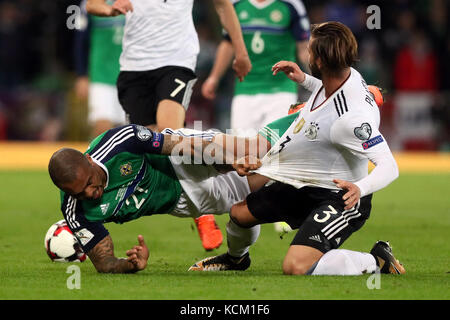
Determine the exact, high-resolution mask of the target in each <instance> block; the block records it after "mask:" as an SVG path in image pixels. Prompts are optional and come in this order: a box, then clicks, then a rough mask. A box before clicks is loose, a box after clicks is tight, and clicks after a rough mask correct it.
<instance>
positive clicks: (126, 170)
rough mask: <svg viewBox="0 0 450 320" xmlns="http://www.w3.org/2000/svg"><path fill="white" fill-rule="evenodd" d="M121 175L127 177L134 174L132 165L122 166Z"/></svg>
mask: <svg viewBox="0 0 450 320" xmlns="http://www.w3.org/2000/svg"><path fill="white" fill-rule="evenodd" d="M119 170H120V175H121V176H127V175H129V174H131V173H132V172H133V167H132V166H131V163H129V162H128V163H125V164H123V165H121V166H120V169H119Z"/></svg>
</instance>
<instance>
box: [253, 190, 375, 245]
mask: <svg viewBox="0 0 450 320" xmlns="http://www.w3.org/2000/svg"><path fill="white" fill-rule="evenodd" d="M344 194H345V191H343V190H341V191H339V192H336V191H332V190H329V189H323V188H313V187H303V188H301V189H297V188H295V187H293V186H291V185H288V184H284V183H280V182H275V183H273V184H271V185H269V186H267V187H263V188H261V189H260V190H258V191H256V192H253V193H251V194H249V195H248V196H247V206H248V209H249V210H250V212H251V213H252V215H253V216H254V217H255V218H257V219H258V220H260V221H262V222H267V223H268V222H277V221H286V222H287V223H288V224H289V225H290V226H291V228H292V229H297V228H298V229H299V230H298V232H297V234H296V236H295V238H294V240H293V241H292V243H291V245H305V246H309V247H313V248H316V249H318V250H320V251H321V252H323V253H325V252H327V251H329V250H331V249H336V248H338V247H339V246H340V245H342V243H344V241H345V240H346V239H347V238H348V237H350V235H351V234H352V233H353V232H355V231H357V230H359V229H360V228H361V227H362V226H363V224H364V223H365V222H366V220H367V219H368V218H369V215H370V210H371V208H372V204H371V200H372V195H368V196H365V197H363V198H361V199H360V201H359V202H358V204H357V205H356V206H355V207H354V208H352V209H350V210H344V207H345V204H344V200H342V196H343V195H344Z"/></svg>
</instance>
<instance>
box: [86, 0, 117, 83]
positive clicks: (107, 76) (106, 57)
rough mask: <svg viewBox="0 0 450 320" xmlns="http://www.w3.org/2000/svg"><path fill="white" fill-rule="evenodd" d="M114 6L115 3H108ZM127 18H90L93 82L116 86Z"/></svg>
mask: <svg viewBox="0 0 450 320" xmlns="http://www.w3.org/2000/svg"><path fill="white" fill-rule="evenodd" d="M107 3H109V4H112V3H114V1H107ZM124 25H125V16H124V15H118V16H116V17H97V16H92V15H90V16H89V30H90V52H89V78H90V80H91V82H99V83H106V84H111V85H115V84H116V80H117V77H118V75H119V71H120V70H119V69H120V65H119V58H120V54H121V52H122V36H123V28H124Z"/></svg>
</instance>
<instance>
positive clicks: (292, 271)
mask: <svg viewBox="0 0 450 320" xmlns="http://www.w3.org/2000/svg"><path fill="white" fill-rule="evenodd" d="M314 263H315V262H313V261H310V260H308V259H303V258H302V257H286V258H285V259H284V261H283V274H285V275H306V274H308V271H309V270H310V269H311V267H312V266H313V265H314Z"/></svg>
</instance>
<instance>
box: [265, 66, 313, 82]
mask: <svg viewBox="0 0 450 320" xmlns="http://www.w3.org/2000/svg"><path fill="white" fill-rule="evenodd" d="M280 71H282V72H284V73H285V74H286V76H287V77H288V78H289V79H291V80H292V81H294V82H297V83H302V82H303V81H305V77H306V76H305V73H304V72H303V71H302V69H300V67H299V66H298V65H297V64H296V63H295V62H291V61H280V62H277V63H275V64H274V65H273V67H272V74H273V75H274V76H275V75H277V74H278V72H280Z"/></svg>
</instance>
